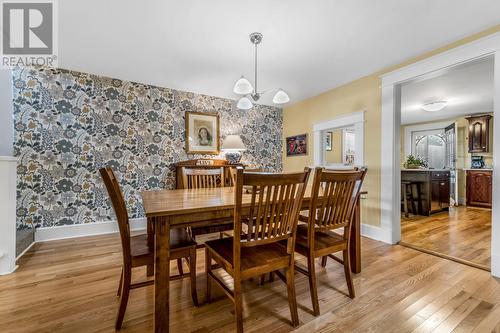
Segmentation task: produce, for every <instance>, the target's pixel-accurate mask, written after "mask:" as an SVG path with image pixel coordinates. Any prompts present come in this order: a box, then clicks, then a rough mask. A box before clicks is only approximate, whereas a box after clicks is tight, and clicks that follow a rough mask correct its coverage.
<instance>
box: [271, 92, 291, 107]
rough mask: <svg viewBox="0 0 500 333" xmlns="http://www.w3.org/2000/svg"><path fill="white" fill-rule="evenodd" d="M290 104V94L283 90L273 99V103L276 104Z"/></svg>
mask: <svg viewBox="0 0 500 333" xmlns="http://www.w3.org/2000/svg"><path fill="white" fill-rule="evenodd" d="M288 102H290V97H288V94H287V93H286V92H285V91H284V90H283V89H280V90H278V92H277V93H276V94H275V95H274V97H273V103H275V104H284V103H288Z"/></svg>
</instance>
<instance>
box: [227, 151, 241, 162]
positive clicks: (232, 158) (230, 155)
mask: <svg viewBox="0 0 500 333" xmlns="http://www.w3.org/2000/svg"><path fill="white" fill-rule="evenodd" d="M240 160H241V153H239V152H227V153H226V161H228V162H229V164H238V163H240Z"/></svg>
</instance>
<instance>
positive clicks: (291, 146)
mask: <svg viewBox="0 0 500 333" xmlns="http://www.w3.org/2000/svg"><path fill="white" fill-rule="evenodd" d="M285 141H286V142H285V143H286V156H300V155H307V134H299V135H294V136H289V137H287V138H286V139H285Z"/></svg>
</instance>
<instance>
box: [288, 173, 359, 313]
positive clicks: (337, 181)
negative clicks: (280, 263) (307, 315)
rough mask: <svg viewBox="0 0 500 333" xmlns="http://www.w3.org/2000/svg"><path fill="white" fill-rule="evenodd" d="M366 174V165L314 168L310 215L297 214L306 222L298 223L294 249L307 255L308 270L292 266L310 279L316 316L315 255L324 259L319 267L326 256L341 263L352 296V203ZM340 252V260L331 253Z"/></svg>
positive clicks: (353, 207)
mask: <svg viewBox="0 0 500 333" xmlns="http://www.w3.org/2000/svg"><path fill="white" fill-rule="evenodd" d="M365 174H366V169H365V168H362V169H358V168H355V169H351V170H325V169H324V168H316V171H315V174H314V179H313V186H312V191H311V203H310V206H309V214H308V216H303V215H300V216H299V221H301V222H307V223H306V224H299V225H298V227H297V239H296V242H295V251H296V252H297V253H299V254H301V255H303V256H305V257H307V269H305V268H302V267H300V266H298V265H296V267H295V268H296V270H297V271H298V272H300V273H303V274H305V275H306V276H308V278H309V289H310V292H311V300H312V305H313V312H314V315H315V316H318V315H319V313H320V311H319V302H318V291H317V285H316V270H315V266H314V260H315V259H316V258H319V257H321V258H323V262H322V266H325V265H326V258H327V257H329V258H332V259H334V260H335V261H337V262H339V263H341V264H343V265H344V274H345V278H346V283H347V287H348V289H349V297H351V298H354V297H355V292H354V284H353V281H352V276H351V265H350V254H349V243H350V233H351V225H352V220H353V218H354V212H355V206H356V202H357V200H358V196H359V193H360V189H361V185H362V184H363V179H364V177H365ZM341 228H343V231H344V232H343V234H342V235H340V234H338V233H336V232H335V231H334V230H336V229H341ZM341 251H342V255H343V258H342V259H340V258H338V257H336V256H334V255H333V254H334V253H336V252H341Z"/></svg>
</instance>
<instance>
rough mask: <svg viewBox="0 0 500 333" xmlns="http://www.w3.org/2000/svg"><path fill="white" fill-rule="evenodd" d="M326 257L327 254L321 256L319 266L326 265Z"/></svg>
mask: <svg viewBox="0 0 500 333" xmlns="http://www.w3.org/2000/svg"><path fill="white" fill-rule="evenodd" d="M327 259H328V256H323V257H321V267H323V268H324V267H326V260H327Z"/></svg>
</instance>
